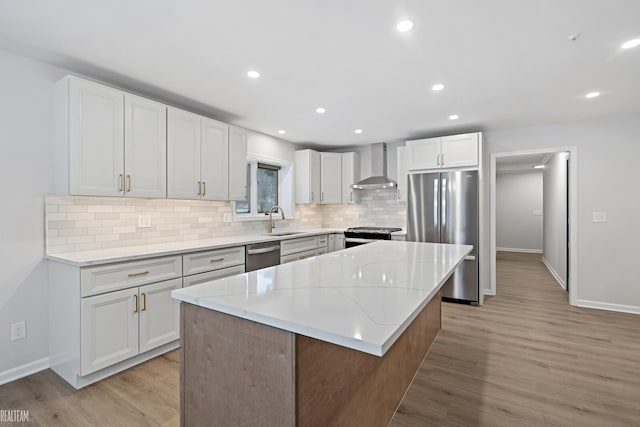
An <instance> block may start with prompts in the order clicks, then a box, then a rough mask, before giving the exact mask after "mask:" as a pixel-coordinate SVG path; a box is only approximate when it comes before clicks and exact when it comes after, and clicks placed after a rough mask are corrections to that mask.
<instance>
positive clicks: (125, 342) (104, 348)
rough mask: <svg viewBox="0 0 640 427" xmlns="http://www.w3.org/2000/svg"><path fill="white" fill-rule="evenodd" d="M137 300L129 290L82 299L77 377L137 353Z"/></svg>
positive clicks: (135, 289) (135, 294)
mask: <svg viewBox="0 0 640 427" xmlns="http://www.w3.org/2000/svg"><path fill="white" fill-rule="evenodd" d="M137 297H138V288H133V289H125V290H123V291H117V292H111V293H108V294H104V295H97V296H93V297H89V298H83V299H82V302H81V321H80V324H81V327H80V330H81V331H80V335H81V349H80V360H81V363H80V371H81V375H83V376H84V375H87V374H90V373H92V372H95V371H98V370H100V369H103V368H106V367H107V366H111V365H113V364H115V363H118V362H121V361H123V360H125V359H128V358H130V357H133V356H135V355H137V354H138V313H137V312H136V301H135V300H136V299H137Z"/></svg>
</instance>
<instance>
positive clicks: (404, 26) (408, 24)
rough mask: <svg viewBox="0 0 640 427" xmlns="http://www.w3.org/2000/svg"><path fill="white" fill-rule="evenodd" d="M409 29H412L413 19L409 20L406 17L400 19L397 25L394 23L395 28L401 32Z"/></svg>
mask: <svg viewBox="0 0 640 427" xmlns="http://www.w3.org/2000/svg"><path fill="white" fill-rule="evenodd" d="M411 29H413V21H410V20H408V19H405V20H404V21H400V22H398V25H396V30H398V31H400V32H401V33H406V32H407V31H411Z"/></svg>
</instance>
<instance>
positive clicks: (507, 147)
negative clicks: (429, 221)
mask: <svg viewBox="0 0 640 427" xmlns="http://www.w3.org/2000/svg"><path fill="white" fill-rule="evenodd" d="M567 146H576V147H577V154H578V155H577V165H578V170H577V174H578V183H577V185H578V194H577V198H578V209H577V212H576V215H577V219H578V235H577V236H575V237H576V238H577V245H578V251H577V256H578V265H577V272H578V277H577V279H578V286H579V290H578V295H577V297H578V303H579V304H580V305H584V306H597V307H601V308H609V309H620V310H627V311H634V312H638V313H640V279H638V275H637V255H638V241H640V221H638V218H640V197H638V185H637V172H636V171H637V167H638V159H640V114H630V115H624V116H616V117H608V118H602V119H596V120H588V121H576V122H569V123H562V124H553V125H545V126H537V127H530V128H522V129H513V130H505V131H498V132H488V133H485V152H484V156H485V162H486V164H490V163H489V159H490V155H491V153H501V152H513V151H523V150H530V149H545V148H554V147H567ZM574 160H575V159H574ZM489 169H490V168H487V169H486V170H485V178H486V179H484V183H485V184H484V189H483V191H484V197H485V200H489V194H490V193H489V183H490V180H489V176H490V175H489V174H490V173H492V171H490V170H489ZM488 209H489V206H488V204H487V206H486V210H487V211H486V212H485V216H484V218H485V220H484V222H483V228H484V231H485V233H484V236H486V238H485V239H484V240H483V242H482V251H483V252H484V253H487V254H488V253H489V250H490V249H489V246H490V240H489V236H490V234H489V212H488ZM597 211H606V212H607V220H608V222H607V223H592V222H591V214H592V212H597ZM489 268H490V263H489V257H484V259H483V265H482V283H483V284H484V286H485V287H486V288H487V289H488V288H489V286H490V280H489ZM570 280H571V278H570Z"/></svg>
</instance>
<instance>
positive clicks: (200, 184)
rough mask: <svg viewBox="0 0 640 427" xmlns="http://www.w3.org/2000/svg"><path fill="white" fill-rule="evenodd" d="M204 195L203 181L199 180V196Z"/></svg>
mask: <svg viewBox="0 0 640 427" xmlns="http://www.w3.org/2000/svg"><path fill="white" fill-rule="evenodd" d="M200 195H202V182H200V181H198V196H200Z"/></svg>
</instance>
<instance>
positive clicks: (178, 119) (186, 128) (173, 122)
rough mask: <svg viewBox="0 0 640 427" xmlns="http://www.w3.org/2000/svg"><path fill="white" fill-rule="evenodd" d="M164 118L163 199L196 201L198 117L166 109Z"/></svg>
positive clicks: (198, 191) (198, 192) (198, 182)
mask: <svg viewBox="0 0 640 427" xmlns="http://www.w3.org/2000/svg"><path fill="white" fill-rule="evenodd" d="M167 118H168V122H167V131H168V135H167V156H168V162H167V176H168V180H167V181H168V185H167V196H168V197H169V198H170V199H198V198H200V196H201V194H202V182H201V180H200V134H201V123H200V116H198V115H197V114H193V113H189V112H188V111H183V110H179V109H177V108H172V107H169V108H168V110H167Z"/></svg>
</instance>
